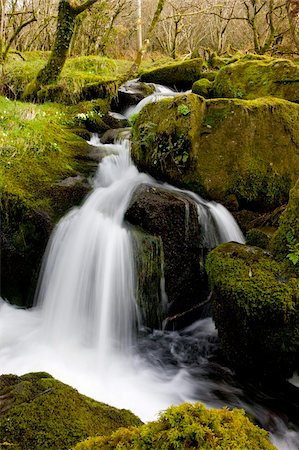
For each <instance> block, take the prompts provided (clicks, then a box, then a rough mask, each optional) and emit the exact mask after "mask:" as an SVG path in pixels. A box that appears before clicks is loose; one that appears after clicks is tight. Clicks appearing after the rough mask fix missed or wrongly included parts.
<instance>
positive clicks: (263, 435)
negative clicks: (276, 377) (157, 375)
mask: <svg viewBox="0 0 299 450" xmlns="http://www.w3.org/2000/svg"><path fill="white" fill-rule="evenodd" d="M228 448H230V449H238V450H248V449H249V448H250V450H274V448H275V447H274V446H273V445H272V444H270V442H269V441H268V439H267V432H266V431H264V430H261V429H259V428H258V427H257V426H255V425H253V424H252V423H251V422H250V420H249V419H248V418H247V417H246V416H245V413H244V411H242V410H237V409H235V410H233V411H229V410H227V409H221V410H215V409H211V410H208V409H206V408H205V407H204V406H203V405H202V404H200V403H195V404H190V403H185V404H182V405H180V406H172V407H170V408H168V409H167V410H166V411H164V412H163V413H162V414H161V415H160V418H159V419H158V420H157V421H155V422H150V423H148V424H146V425H142V426H140V427H138V428H136V427H134V428H128V429H125V428H120V429H119V430H117V431H116V432H115V433H113V434H112V435H111V437H98V438H91V439H88V440H86V441H85V442H82V443H80V444H77V445H76V446H75V448H74V450H102V449H105V450H115V449H116V450H118V449H119V450H120V449H128V450H129V449H133V450H134V449H135V450H141V449H142V450H147V449H148V450H173V449H177V450H187V449H190V450H191V449H201V450H213V449H214V450H216V449H217V450H218V449H219V450H220V449H228Z"/></svg>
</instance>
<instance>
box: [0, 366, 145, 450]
mask: <svg viewBox="0 0 299 450" xmlns="http://www.w3.org/2000/svg"><path fill="white" fill-rule="evenodd" d="M0 397H1V405H0V406H1V408H0V448H2V447H1V445H4V443H9V444H11V445H12V447H11V448H13V449H14V448H17V449H18V450H28V449H31V450H40V449H44V450H46V449H59V450H68V449H69V448H71V447H72V446H73V445H75V444H76V443H77V442H80V441H82V440H83V439H86V438H87V437H88V436H97V435H106V434H110V433H111V432H112V431H115V430H116V429H118V428H119V427H121V426H122V427H124V426H129V425H134V426H138V425H140V424H141V423H142V422H141V421H140V420H139V419H138V418H137V417H136V416H135V415H134V414H132V413H131V412H130V411H128V410H125V409H117V408H114V407H112V406H108V405H105V404H104V403H99V402H96V401H95V400H92V399H91V398H89V397H85V396H84V395H81V394H79V393H78V391H76V390H75V389H73V388H71V387H70V386H67V385H66V384H63V383H61V382H60V381H57V380H55V379H54V378H52V377H51V376H50V375H48V374H47V373H43V372H41V373H30V374H26V375H23V376H21V377H18V376H16V375H1V376H0ZM3 448H6V447H3ZM7 448H10V447H9V446H7Z"/></svg>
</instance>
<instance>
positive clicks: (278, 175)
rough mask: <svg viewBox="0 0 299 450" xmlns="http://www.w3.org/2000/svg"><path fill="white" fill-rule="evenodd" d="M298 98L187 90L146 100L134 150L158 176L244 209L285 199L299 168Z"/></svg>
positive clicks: (137, 158)
mask: <svg viewBox="0 0 299 450" xmlns="http://www.w3.org/2000/svg"><path fill="white" fill-rule="evenodd" d="M298 123H299V105H296V104H294V103H291V102H287V101H285V100H281V99H274V98H270V97H269V98H263V99H257V100H251V101H248V100H239V99H211V100H204V99H203V98H202V97H199V96H197V95H195V94H184V95H181V96H176V97H175V98H171V99H164V100H161V101H158V102H156V103H151V104H148V105H146V106H145V107H144V108H143V110H142V111H141V112H140V114H139V115H138V118H137V120H136V122H135V123H134V126H133V142H132V156H133V159H134V161H135V163H136V164H137V166H138V167H139V168H140V169H141V170H143V171H146V172H149V173H150V174H152V175H153V176H155V177H156V178H158V179H161V180H165V181H168V182H171V183H173V184H175V185H177V186H182V187H185V188H188V189H190V190H193V191H195V192H197V193H199V194H200V195H205V196H206V197H208V198H211V199H213V200H216V201H219V202H221V203H224V204H227V205H228V206H229V202H230V199H231V198H232V196H234V198H235V199H236V204H239V207H240V209H244V208H245V209H255V210H257V209H258V210H271V209H274V208H276V207H277V206H280V205H282V204H283V203H286V202H287V199H288V194H289V190H290V188H291V187H292V185H294V183H295V181H296V180H297V178H298V174H299V152H298V150H299V127H298Z"/></svg>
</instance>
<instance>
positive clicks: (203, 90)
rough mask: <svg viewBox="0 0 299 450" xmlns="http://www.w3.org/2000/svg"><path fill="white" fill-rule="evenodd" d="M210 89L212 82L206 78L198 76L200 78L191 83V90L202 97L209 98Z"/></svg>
mask: <svg viewBox="0 0 299 450" xmlns="http://www.w3.org/2000/svg"><path fill="white" fill-rule="evenodd" d="M212 89H213V83H212V81H210V80H208V79H207V78H200V80H197V81H195V83H193V85H192V92H193V93H194V94H197V95H201V96H202V97H204V98H209V97H210V96H211V93H212Z"/></svg>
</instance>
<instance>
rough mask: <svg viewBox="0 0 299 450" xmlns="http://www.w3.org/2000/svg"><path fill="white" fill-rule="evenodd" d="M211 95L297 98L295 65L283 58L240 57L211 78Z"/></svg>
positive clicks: (298, 76) (298, 81) (298, 72)
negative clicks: (213, 79)
mask: <svg viewBox="0 0 299 450" xmlns="http://www.w3.org/2000/svg"><path fill="white" fill-rule="evenodd" d="M214 95H215V97H237V98H242V99H253V98H257V97H266V96H269V95H271V96H274V97H280V98H284V99H286V100H290V101H293V102H299V67H298V66H297V65H296V64H294V63H293V62H292V61H289V60H284V59H273V58H263V59H261V60H259V61H257V60H248V59H247V60H246V59H244V58H243V59H241V60H238V61H236V62H234V63H232V64H229V65H227V66H225V67H223V68H222V69H221V70H220V71H219V73H218V75H217V76H216V78H215V83H214Z"/></svg>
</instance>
